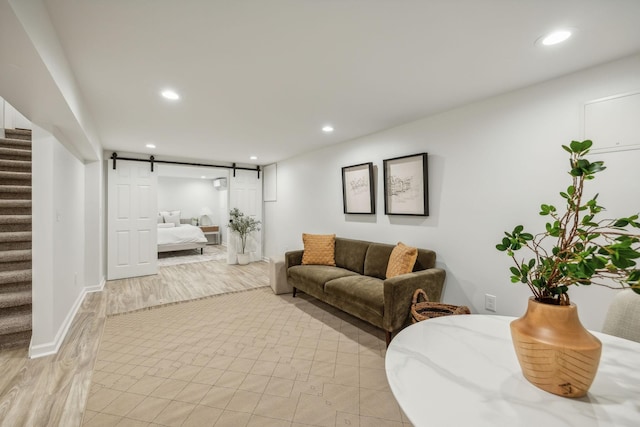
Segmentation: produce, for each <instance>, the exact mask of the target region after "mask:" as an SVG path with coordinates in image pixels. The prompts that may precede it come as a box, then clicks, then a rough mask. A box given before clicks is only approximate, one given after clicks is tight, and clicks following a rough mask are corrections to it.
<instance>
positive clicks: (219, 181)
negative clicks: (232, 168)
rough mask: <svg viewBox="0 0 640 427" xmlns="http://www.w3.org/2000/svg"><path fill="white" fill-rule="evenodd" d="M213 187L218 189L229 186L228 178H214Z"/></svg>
mask: <svg viewBox="0 0 640 427" xmlns="http://www.w3.org/2000/svg"><path fill="white" fill-rule="evenodd" d="M213 187H214V188H215V189H217V190H223V189H225V188H227V178H216V179H214V180H213Z"/></svg>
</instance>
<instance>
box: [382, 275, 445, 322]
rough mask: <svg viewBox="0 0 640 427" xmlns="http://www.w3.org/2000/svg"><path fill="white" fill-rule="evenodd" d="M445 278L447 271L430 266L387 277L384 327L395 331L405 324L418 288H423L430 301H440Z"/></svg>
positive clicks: (385, 283) (385, 282)
mask: <svg viewBox="0 0 640 427" xmlns="http://www.w3.org/2000/svg"><path fill="white" fill-rule="evenodd" d="M444 279H445V271H444V270H442V269H440V268H428V269H426V270H421V271H415V272H413V273H408V274H402V275H400V276H396V277H392V278H391V279H386V280H385V281H384V318H383V320H382V324H383V328H384V329H385V330H387V331H389V332H395V331H397V330H399V329H400V328H402V327H403V326H404V325H405V323H406V322H407V320H408V317H409V315H410V310H411V300H412V299H413V294H414V292H415V291H416V289H419V288H421V289H423V290H424V291H425V292H426V294H427V296H428V297H429V301H431V302H440V298H441V296H442V289H443V287H444Z"/></svg>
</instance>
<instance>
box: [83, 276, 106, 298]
mask: <svg viewBox="0 0 640 427" xmlns="http://www.w3.org/2000/svg"><path fill="white" fill-rule="evenodd" d="M106 283H107V279H106V278H105V277H103V278H102V280H101V281H100V283H98V284H97V285H94V286H87V287H85V288H84V290H85V293H87V294H88V293H90V292H100V291H102V290H103V289H104V285H105V284H106Z"/></svg>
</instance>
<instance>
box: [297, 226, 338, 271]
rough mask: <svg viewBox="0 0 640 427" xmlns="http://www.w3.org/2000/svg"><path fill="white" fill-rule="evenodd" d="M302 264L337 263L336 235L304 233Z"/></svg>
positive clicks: (332, 264) (333, 264)
mask: <svg viewBox="0 0 640 427" xmlns="http://www.w3.org/2000/svg"><path fill="white" fill-rule="evenodd" d="M302 243H304V253H303V254H302V264H303V265H305V264H306V265H308V264H314V265H331V266H334V267H335V265H336V235H335V234H307V233H302Z"/></svg>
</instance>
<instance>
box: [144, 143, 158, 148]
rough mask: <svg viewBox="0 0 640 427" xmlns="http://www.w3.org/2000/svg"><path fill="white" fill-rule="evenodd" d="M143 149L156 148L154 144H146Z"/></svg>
mask: <svg viewBox="0 0 640 427" xmlns="http://www.w3.org/2000/svg"><path fill="white" fill-rule="evenodd" d="M145 147H147V148H156V146H155V144H147V145H145Z"/></svg>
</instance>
